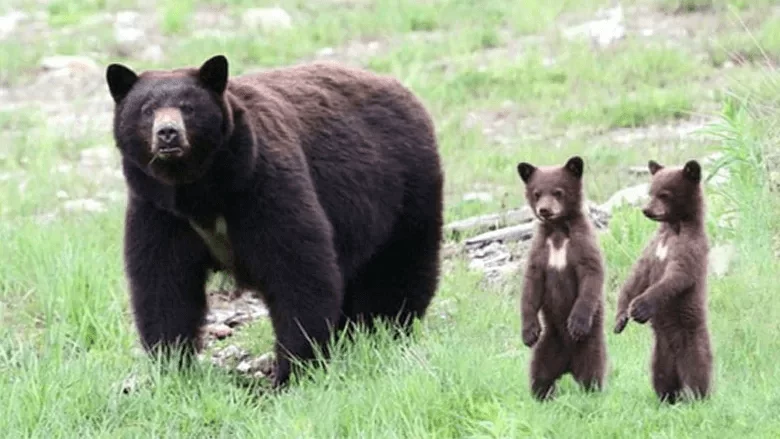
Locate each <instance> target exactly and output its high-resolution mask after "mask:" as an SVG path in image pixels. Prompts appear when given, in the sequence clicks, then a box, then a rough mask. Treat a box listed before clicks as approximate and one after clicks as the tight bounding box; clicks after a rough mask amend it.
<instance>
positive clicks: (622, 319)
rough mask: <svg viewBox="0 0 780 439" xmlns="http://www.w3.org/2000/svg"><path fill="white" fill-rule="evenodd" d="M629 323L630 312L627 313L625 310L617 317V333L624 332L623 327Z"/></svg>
mask: <svg viewBox="0 0 780 439" xmlns="http://www.w3.org/2000/svg"><path fill="white" fill-rule="evenodd" d="M627 324H628V314H626V312H625V311H623V312H621V313H620V314H618V316H617V318H615V329H614V331H615V334H620V333H621V332H623V329H625V328H626V325H627Z"/></svg>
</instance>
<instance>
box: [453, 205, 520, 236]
mask: <svg viewBox="0 0 780 439" xmlns="http://www.w3.org/2000/svg"><path fill="white" fill-rule="evenodd" d="M531 220H533V213H531V209H530V208H529V207H528V206H523V207H522V208H520V209H512V210H507V211H505V212H499V213H491V214H487V215H479V216H474V217H470V218H465V219H462V220H458V221H453V222H451V223H449V224H447V225H445V226H444V228H445V230H446V231H448V232H451V233H463V232H466V231H469V230H473V229H488V230H495V229H498V228H500V227H504V226H507V225H513V224H520V223H526V222H529V221H531Z"/></svg>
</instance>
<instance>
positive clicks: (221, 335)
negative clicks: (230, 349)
mask: <svg viewBox="0 0 780 439" xmlns="http://www.w3.org/2000/svg"><path fill="white" fill-rule="evenodd" d="M206 332H207V333H208V334H211V335H212V336H214V338H216V339H217V340H223V339H225V338H228V337H230V336H231V335H233V328H231V327H230V326H228V325H226V324H224V323H214V324H211V325H206Z"/></svg>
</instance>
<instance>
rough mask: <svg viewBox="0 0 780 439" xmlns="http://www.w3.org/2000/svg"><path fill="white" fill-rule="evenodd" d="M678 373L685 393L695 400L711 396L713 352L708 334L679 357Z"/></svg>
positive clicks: (698, 339) (699, 338)
mask: <svg viewBox="0 0 780 439" xmlns="http://www.w3.org/2000/svg"><path fill="white" fill-rule="evenodd" d="M677 372H678V374H679V376H680V381H681V384H682V389H683V390H682V391H683V392H690V393H691V396H692V397H693V399H704V398H707V397H708V396H709V394H710V385H711V378H710V377H711V375H712V351H711V350H710V344H709V338H708V337H707V334H704V335H701V336H699V337H698V338H697V339H696V340H695V341H694V342H693V343H692V345H690V346H688V347H687V350H686V351H685V352H683V353H682V354H681V355H679V356H678V357H677Z"/></svg>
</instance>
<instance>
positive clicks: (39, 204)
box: [0, 0, 780, 438]
mask: <svg viewBox="0 0 780 439" xmlns="http://www.w3.org/2000/svg"><path fill="white" fill-rule="evenodd" d="M44 3H45V4H44ZM775 3H776V2H774V1H771V0H750V1H748V0H732V1H728V2H727V1H725V0H655V1H653V0H634V1H628V0H627V1H623V2H622V6H623V11H624V14H625V20H624V25H625V28H626V36H625V38H622V39H620V40H618V41H615V42H613V43H611V44H610V45H608V46H607V47H603V48H601V47H598V46H596V45H593V44H592V43H591V42H589V41H588V40H582V39H571V40H570V39H568V38H566V37H565V36H564V35H565V32H562V30H564V29H567V28H570V27H572V26H575V25H577V24H580V23H583V22H586V21H589V20H593V19H595V18H596V17H597V10H598V9H599V8H600V7H607V6H610V2H607V1H599V0H576V1H575V0H560V1H549V0H547V1H545V0H523V1H512V0H481V1H479V2H476V1H470V0H468V1H467V0H427V1H421V0H325V1H318V2H314V1H311V2H307V1H303V0H294V1H293V0H290V1H284V2H279V4H282V5H284V8H285V9H286V10H287V11H288V12H289V13H290V15H291V18H292V20H291V21H292V26H291V27H290V28H288V29H279V30H276V31H262V30H260V29H259V28H258V27H257V26H255V27H251V26H248V25H247V24H246V23H245V22H243V21H242V17H243V16H244V15H245V13H244V11H245V10H246V9H247V8H250V7H259V6H263V5H270V6H273V5H274V3H273V2H270V1H265V0H262V1H248V0H236V1H230V0H221V1H220V0H211V1H202V2H194V1H192V0H175V1H170V2H157V4H158V5H159V6H158V7H157V8H156V9H155V5H156V3H155V2H148V1H141V2H137V3H136V2H133V1H130V0H95V1H88V0H52V1H49V2H35V1H32V0H10V1H6V2H5V3H4V6H0V16H1V15H3V14H6V13H9V12H10V11H12V10H16V11H22V12H24V13H26V14H27V15H28V17H27V19H25V21H23V22H21V23H20V24H19V25H18V26H17V27H16V29H15V31H14V33H12V34H11V35H10V36H6V37H5V38H2V39H0V260H1V261H2V264H0V322H2V324H1V325H0V407H2V409H0V413H1V415H0V432H2V435H3V436H5V437H9V438H16V437H47V438H48V437H111V438H119V437H274V438H276V437H280V438H281V437H413V438H420V437H502V438H503V437H550V438H563V437H586V438H587V437H593V438H612V437H616V438H622V437H653V438H662V437H668V438H684V437H696V438H705V437H713V438H715V437H750V438H759V437H777V436H778V435H780V417H778V414H777V413H778V412H777V404H780V368H779V367H778V361H780V337H779V336H780V302H778V301H777V300H776V296H777V294H778V293H780V287H779V286H778V282H777V279H778V272H780V254H779V252H780V196H778V190H780V177H779V176H778V171H777V170H778V168H780V148H778V146H777V145H778V140H780V128H779V127H778V124H777V121H778V120H780V113H779V112H778V109H780V98H778V96H780V83H778V79H777V76H776V72H775V71H774V65H775V61H777V60H778V59H780V9H778V7H777V6H775ZM126 10H134V11H137V13H138V15H136V16H135V17H136V18H135V25H134V26H136V27H137V28H140V29H141V30H142V31H143V32H144V33H145V38H146V39H145V40H143V41H144V42H143V43H142V44H141V45H140V46H133V47H129V46H122V45H120V44H118V43H116V42H115V34H114V32H115V26H114V24H113V23H114V22H115V19H116V14H117V13H118V12H120V11H126ZM125 16H127V14H126V13H125ZM242 23H244V24H242ZM212 30H213V31H212ZM217 30H220V31H221V33H220V32H216V31H217ZM1 35H2V33H0V36H1ZM149 46H155V47H156V48H157V49H159V50H158V53H161V56H157V57H156V58H155V56H153V55H154V53H153V51H150V50H149ZM128 47H129V48H128ZM218 52H220V53H225V54H226V55H227V56H228V58H229V59H230V60H231V68H232V73H234V74H237V73H240V72H246V71H252V70H256V69H261V68H267V67H271V66H278V65H285V64H290V63H295V62H301V61H307V60H312V59H315V58H322V57H330V58H335V59H337V60H340V61H343V62H346V63H350V64H356V65H363V66H365V67H367V68H369V69H372V70H375V71H378V72H383V73H389V74H393V75H395V76H397V77H398V78H399V79H400V80H401V81H402V82H403V83H405V84H407V85H408V86H409V87H410V88H412V89H413V90H414V91H415V92H416V93H418V94H419V96H420V97H421V98H422V99H423V100H424V101H425V103H426V105H427V106H428V108H429V109H430V111H431V112H432V114H433V116H434V118H435V120H436V124H437V129H438V134H439V138H440V142H441V153H442V157H443V160H444V164H445V166H446V173H447V181H446V195H447V207H446V218H447V220H448V221H452V220H457V219H462V218H465V217H468V216H472V215H476V214H480V213H489V212H494V211H498V210H500V209H502V208H508V207H516V206H520V205H522V204H523V203H524V201H523V200H522V198H521V196H522V187H521V184H520V181H519V179H518V177H517V174H516V172H515V166H516V163H517V162H518V161H521V160H523V161H529V162H531V163H535V164H557V163H563V162H564V161H565V159H567V158H568V157H569V156H571V155H573V154H579V155H582V156H583V157H584V159H585V161H586V171H585V172H586V173H585V181H586V191H587V196H588V198H590V199H592V200H594V201H596V202H603V201H605V200H606V199H607V198H608V197H609V196H610V195H611V194H613V193H614V192H615V191H617V190H618V189H621V188H623V187H626V186H630V185H633V184H637V183H641V182H644V181H645V180H646V178H647V177H644V176H636V175H634V174H632V173H631V172H629V168H631V167H633V166H644V165H645V164H646V163H647V160H648V159H651V158H652V159H656V160H658V161H659V162H661V163H664V164H680V163H682V162H683V161H684V160H687V159H688V158H699V159H702V158H704V157H706V156H708V155H709V154H712V153H715V152H720V153H722V156H721V160H720V161H719V162H717V165H718V166H719V165H723V166H724V167H725V168H724V169H726V170H728V172H729V175H730V179H729V180H728V181H727V182H726V183H725V184H722V185H719V186H717V187H716V186H712V185H708V186H707V192H706V193H707V197H708V207H709V210H708V225H709V230H710V237H711V241H712V244H713V245H718V244H722V243H732V244H733V246H734V249H735V258H734V261H733V263H732V266H731V269H730V271H729V272H728V274H727V275H725V276H723V277H720V278H714V277H713V278H712V279H711V280H710V302H709V303H710V322H711V331H712V338H713V343H714V352H715V377H714V380H715V392H714V395H713V397H712V398H711V399H710V400H708V401H704V402H699V403H695V404H684V405H677V406H673V407H669V406H662V405H660V404H659V403H658V402H656V399H655V395H654V394H653V392H652V388H651V386H650V377H649V358H650V348H651V340H652V337H651V333H650V331H649V329H648V328H647V327H645V326H640V325H630V326H629V327H628V328H627V330H626V331H625V332H624V333H623V334H621V335H620V336H615V335H613V334H612V333H611V332H609V333H608V336H607V343H608V348H609V355H610V372H609V375H608V378H607V388H606V389H605V391H604V392H603V393H601V394H596V395H587V394H584V393H582V392H581V391H580V390H578V389H577V387H576V386H575V385H574V383H573V381H572V380H571V379H570V378H569V377H566V378H565V379H563V380H562V382H561V384H560V388H559V393H558V397H557V399H556V400H555V401H553V402H551V403H549V404H538V403H536V402H534V401H533V400H532V399H531V397H530V393H529V388H528V377H527V363H528V359H529V354H530V352H529V350H528V349H526V348H525V347H524V346H523V345H522V342H521V340H520V320H519V315H518V312H517V303H518V302H517V299H518V294H519V291H520V282H519V279H520V276H519V274H516V275H514V276H511V277H510V278H508V279H507V280H506V281H505V282H500V283H495V284H489V285H488V284H486V283H485V282H483V280H482V275H481V273H479V272H476V271H473V270H469V268H468V264H467V262H466V261H465V260H463V259H459V258H452V259H448V260H447V261H446V262H445V267H446V269H445V272H444V274H443V278H442V282H441V288H440V290H439V293H438V296H437V298H436V300H435V302H434V303H433V305H432V308H431V310H430V314H429V316H428V318H427V319H426V320H425V321H424V322H423V323H422V324H421V325H420V327H419V331H418V332H417V334H416V336H415V337H414V338H413V339H410V340H407V341H404V342H402V343H394V342H391V341H390V340H389V338H388V337H383V336H379V337H376V338H370V339H365V338H363V339H359V340H358V342H357V343H356V344H354V345H349V346H343V347H341V348H340V349H338V350H337V354H336V356H335V358H334V359H333V361H332V362H331V363H330V368H329V372H328V373H327V374H323V373H321V372H315V373H314V376H313V379H312V380H306V381H303V382H301V383H299V384H298V385H296V386H294V387H293V388H292V389H290V391H289V392H286V393H284V394H283V395H279V396H271V395H265V394H258V393H257V392H254V391H251V390H247V389H246V388H245V387H242V386H240V385H237V383H236V382H235V380H234V379H233V378H232V377H231V376H230V375H229V374H227V373H226V372H224V371H222V370H220V369H218V368H215V367H211V366H209V365H208V364H207V363H204V364H203V367H201V368H199V369H197V370H195V371H193V372H190V373H187V374H162V373H161V372H160V371H159V370H157V369H155V368H154V367H153V366H152V365H150V364H149V363H148V362H146V361H145V360H144V357H143V356H141V355H138V351H137V338H136V333H135V331H134V328H133V326H132V320H131V317H130V313H129V306H128V300H127V293H126V286H125V281H124V277H123V273H122V260H121V232H122V227H123V224H122V222H123V211H124V201H123V200H124V185H123V181H122V180H121V175H117V171H116V169H117V163H118V161H117V157H118V155H117V154H116V153H115V152H114V151H113V149H111V148H112V140H111V133H110V121H111V108H112V107H111V102H110V97H109V95H108V90H107V88H106V86H105V84H104V82H103V68H104V66H105V65H106V64H107V63H108V62H113V61H122V62H126V63H128V64H129V65H131V66H132V67H134V68H137V69H143V68H151V67H154V68H162V67H173V66H181V65H197V64H200V63H201V62H202V61H204V60H205V59H206V58H208V57H210V56H211V55H213V54H215V53H218ZM53 55H81V56H87V57H89V58H90V59H92V60H94V62H95V63H96V66H92V67H90V66H89V65H88V63H87V64H84V63H82V64H83V65H81V68H76V69H72V71H69V72H68V73H67V74H59V73H57V72H56V71H55V72H52V71H51V70H46V69H43V68H41V67H40V65H41V60H42V59H44V58H46V57H49V56H53ZM703 132H707V133H709V134H708V135H703V134H702V133H703ZM106 151H109V153H108V154H107V153H106ZM715 170H716V165H710V166H708V167H707V168H705V174H707V175H709V174H711V173H713V172H714V171H715ZM472 192H480V193H487V194H489V195H490V196H489V197H488V196H482V197H477V198H475V197H469V196H467V195H468V194H469V193H472ZM84 199H86V200H89V201H88V202H85V201H79V200H84ZM74 206H75V207H78V206H81V207H82V209H76V208H74ZM90 206H92V208H90ZM653 229H654V224H652V223H650V222H649V221H647V220H646V219H644V218H643V217H642V215H641V213H640V212H639V210H638V209H636V208H633V207H623V208H620V209H618V210H617V211H616V212H615V214H614V216H613V218H612V219H611V221H610V226H609V230H608V231H606V232H604V233H603V234H602V235H601V238H600V239H601V243H602V245H603V247H604V251H605V254H606V257H607V264H608V277H607V285H606V288H605V289H606V291H605V295H606V303H607V323H606V324H607V327H608V328H611V327H612V323H613V318H614V317H613V316H614V307H615V299H616V292H617V289H618V288H619V285H620V284H621V283H622V281H623V280H624V279H625V277H626V276H627V271H628V269H629V267H630V266H631V264H632V263H633V261H634V259H635V258H636V257H637V255H638V254H639V252H640V250H641V248H642V246H643V245H644V242H645V240H646V239H647V238H648V237H649V236H650V234H651V233H652V231H653ZM272 340H273V337H272V333H271V328H270V324H269V322H267V321H266V320H260V321H257V322H255V323H253V324H251V325H249V326H247V327H245V328H243V329H241V330H240V331H238V332H237V333H236V334H235V335H234V336H233V337H232V338H231V339H229V340H226V341H221V342H219V343H217V344H216V345H215V346H214V347H212V348H218V347H220V346H222V345H224V344H227V343H231V344H239V345H241V346H242V347H244V348H246V349H248V350H250V351H251V352H252V353H254V354H260V353H262V352H265V351H268V350H269V349H270V348H271V344H272ZM131 374H136V375H138V376H142V377H146V379H148V380H149V383H150V384H151V385H144V386H141V387H140V388H139V389H138V390H137V391H136V392H134V393H131V394H123V393H122V392H121V391H120V389H121V384H122V382H123V380H124V379H125V378H126V377H127V376H129V375H131Z"/></svg>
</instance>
